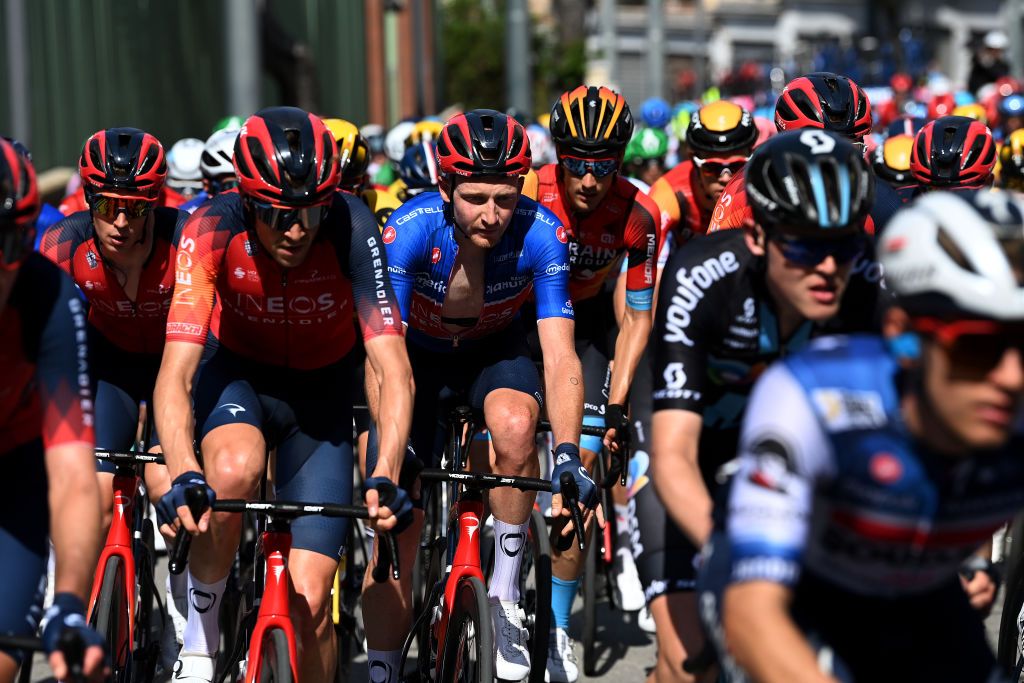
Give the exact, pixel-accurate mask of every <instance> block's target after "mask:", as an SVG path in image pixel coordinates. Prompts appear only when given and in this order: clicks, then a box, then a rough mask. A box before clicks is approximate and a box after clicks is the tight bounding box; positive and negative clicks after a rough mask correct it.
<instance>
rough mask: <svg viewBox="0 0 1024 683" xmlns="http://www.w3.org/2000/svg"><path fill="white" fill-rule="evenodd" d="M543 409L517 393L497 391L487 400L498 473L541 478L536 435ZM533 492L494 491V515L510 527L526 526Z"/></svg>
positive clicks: (511, 489)
mask: <svg viewBox="0 0 1024 683" xmlns="http://www.w3.org/2000/svg"><path fill="white" fill-rule="evenodd" d="M539 414H540V407H539V406H538V405H537V401H536V400H535V399H534V398H533V397H532V396H530V395H529V394H524V393H523V392H521V391H515V390H514V389H495V390H494V391H492V392H490V393H489V394H487V397H486V398H485V399H484V420H485V421H486V423H487V429H488V430H489V431H490V433H491V443H492V444H494V454H495V463H494V471H495V472H497V473H499V474H505V475H512V476H518V477H536V476H538V475H539V474H540V461H539V460H538V459H537V454H536V446H535V443H534V434H535V433H536V430H537V418H538V415H539ZM536 497H537V496H536V494H535V493H533V492H524V491H520V490H518V489H513V488H499V489H494V490H493V491H491V494H490V504H491V511H492V513H493V514H494V516H495V518H497V519H500V520H501V521H503V522H507V523H509V524H522V523H523V522H525V521H527V520H528V519H529V518H530V511H531V510H532V509H533V501H534V500H535V499H536Z"/></svg>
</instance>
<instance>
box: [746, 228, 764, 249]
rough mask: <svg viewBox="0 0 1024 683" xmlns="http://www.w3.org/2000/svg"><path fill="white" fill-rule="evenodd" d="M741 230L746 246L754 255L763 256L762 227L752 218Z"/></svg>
mask: <svg viewBox="0 0 1024 683" xmlns="http://www.w3.org/2000/svg"><path fill="white" fill-rule="evenodd" d="M743 232H744V235H745V237H746V241H747V248H748V249H750V251H751V252H752V253H753V254H754V255H755V256H764V228H762V227H761V226H760V225H758V224H757V223H755V222H754V221H752V220H748V221H747V222H746V223H744V225H743Z"/></svg>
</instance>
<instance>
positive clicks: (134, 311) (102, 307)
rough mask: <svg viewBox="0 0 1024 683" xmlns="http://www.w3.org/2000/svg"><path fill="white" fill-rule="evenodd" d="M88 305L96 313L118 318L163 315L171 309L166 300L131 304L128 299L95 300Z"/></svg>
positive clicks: (169, 303)
mask: <svg viewBox="0 0 1024 683" xmlns="http://www.w3.org/2000/svg"><path fill="white" fill-rule="evenodd" d="M89 305H90V306H92V307H93V308H94V309H95V310H96V311H99V312H102V313H105V314H107V315H113V316H116V317H119V318H124V317H132V316H135V315H139V314H148V315H164V314H165V313H167V311H169V310H170V308H171V302H170V301H167V300H165V301H137V302H134V303H133V302H132V301H131V300H130V299H118V300H117V301H108V300H105V299H95V300H93V301H90V302H89Z"/></svg>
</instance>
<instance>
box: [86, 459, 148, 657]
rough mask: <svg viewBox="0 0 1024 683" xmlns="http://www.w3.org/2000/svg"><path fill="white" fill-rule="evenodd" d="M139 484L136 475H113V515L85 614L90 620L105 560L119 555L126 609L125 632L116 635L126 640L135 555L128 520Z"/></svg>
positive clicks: (130, 622)
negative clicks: (121, 565) (122, 572)
mask: <svg viewBox="0 0 1024 683" xmlns="http://www.w3.org/2000/svg"><path fill="white" fill-rule="evenodd" d="M138 487H139V478H138V476H137V475H135V474H131V475H123V474H115V475H114V486H113V488H114V514H113V517H112V518H111V520H110V529H109V530H108V531H107V540H106V543H104V544H103V550H102V552H101V553H100V559H99V562H98V563H97V565H96V567H97V569H96V572H95V574H94V575H93V579H92V592H91V593H90V595H89V610H88V614H87V615H86V618H87V620H89V621H91V620H92V618H93V611H94V610H95V609H96V601H97V600H98V599H99V595H100V589H101V588H102V585H103V574H104V573H105V571H106V567H107V562H108V561H109V560H110V558H111V557H113V556H115V555H116V556H118V557H120V558H121V562H122V564H123V571H124V581H123V583H124V590H125V595H124V597H125V600H126V602H125V605H126V606H127V608H128V633H126V634H119V636H123V637H125V638H127V639H128V641H129V643H130V641H131V638H132V635H131V634H133V633H135V554H134V553H133V552H132V531H131V524H130V520H132V519H134V517H133V514H134V511H135V491H136V490H137V489H138Z"/></svg>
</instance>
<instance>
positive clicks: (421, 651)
mask: <svg viewBox="0 0 1024 683" xmlns="http://www.w3.org/2000/svg"><path fill="white" fill-rule="evenodd" d="M443 553H444V539H442V538H436V539H434V541H433V542H432V543H430V544H429V545H428V546H427V547H426V548H424V552H423V553H420V554H421V555H422V556H423V559H424V575H423V582H424V590H425V592H426V595H425V597H424V598H423V601H422V604H423V606H422V608H421V609H422V610H424V611H425V610H430V611H433V610H434V607H435V605H439V604H440V602H441V590H442V588H443V584H441V555H442V554H443ZM421 617H422V618H421ZM432 617H433V615H432V614H427V615H423V614H422V613H421V614H417V615H415V616H414V618H415V619H416V620H417V623H418V624H419V627H418V628H417V629H416V670H417V672H419V674H420V679H421V680H429V679H430V672H431V671H432V670H433V668H434V661H433V654H434V653H435V652H437V650H438V649H439V648H438V647H437V643H436V642H435V640H434V628H433V626H434V624H433V618H432ZM424 677H426V678H424Z"/></svg>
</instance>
